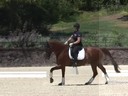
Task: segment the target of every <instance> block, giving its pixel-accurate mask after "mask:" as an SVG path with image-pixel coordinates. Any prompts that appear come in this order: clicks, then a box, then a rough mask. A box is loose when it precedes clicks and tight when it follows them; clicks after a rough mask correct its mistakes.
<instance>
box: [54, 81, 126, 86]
mask: <svg viewBox="0 0 128 96" xmlns="http://www.w3.org/2000/svg"><path fill="white" fill-rule="evenodd" d="M117 84H128V81H126V82H125V81H111V82H109V83H108V84H89V85H86V84H65V85H64V86H102V85H117ZM54 86H59V85H54Z"/></svg>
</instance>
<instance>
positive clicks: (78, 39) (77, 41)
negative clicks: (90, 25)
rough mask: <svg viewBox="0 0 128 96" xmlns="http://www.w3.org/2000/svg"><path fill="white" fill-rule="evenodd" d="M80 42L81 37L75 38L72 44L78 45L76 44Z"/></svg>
mask: <svg viewBox="0 0 128 96" xmlns="http://www.w3.org/2000/svg"><path fill="white" fill-rule="evenodd" d="M80 41H81V37H77V40H76V41H75V42H73V44H78V43H80Z"/></svg>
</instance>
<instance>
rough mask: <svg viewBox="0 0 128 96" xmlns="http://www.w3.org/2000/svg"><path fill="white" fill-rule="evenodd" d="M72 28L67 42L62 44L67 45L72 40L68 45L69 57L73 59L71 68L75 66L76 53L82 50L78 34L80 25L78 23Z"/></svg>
mask: <svg viewBox="0 0 128 96" xmlns="http://www.w3.org/2000/svg"><path fill="white" fill-rule="evenodd" d="M73 27H74V29H75V30H74V32H73V34H72V35H71V36H70V37H69V38H68V40H67V41H66V42H65V43H64V44H68V42H69V41H70V40H73V42H72V43H70V44H69V46H70V47H71V55H72V57H73V64H74V65H73V66H76V65H77V56H78V52H79V51H80V50H81V49H82V47H83V44H82V40H81V39H82V38H81V34H80V31H79V29H80V24H79V23H75V24H74V25H73Z"/></svg>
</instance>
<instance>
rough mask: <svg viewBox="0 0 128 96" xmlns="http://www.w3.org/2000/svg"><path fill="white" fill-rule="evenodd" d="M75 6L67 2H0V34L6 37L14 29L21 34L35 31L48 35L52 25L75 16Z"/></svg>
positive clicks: (17, 0) (32, 0)
mask: <svg viewBox="0 0 128 96" xmlns="http://www.w3.org/2000/svg"><path fill="white" fill-rule="evenodd" d="M77 2H78V1H77ZM76 6H77V5H76V3H73V2H71V1H68V0H3V1H0V20H1V22H0V28H1V30H0V33H1V34H3V35H7V34H8V33H9V31H12V32H14V31H15V30H16V29H20V30H21V31H22V32H26V31H31V30H33V29H35V30H38V31H37V32H39V33H41V34H48V31H49V29H50V27H51V25H52V24H54V23H56V22H58V21H59V20H67V19H68V18H70V16H73V15H74V14H76V13H77V11H78V10H76V8H77V9H78V6H77V7H76Z"/></svg>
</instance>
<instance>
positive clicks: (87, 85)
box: [54, 84, 105, 86]
mask: <svg viewBox="0 0 128 96" xmlns="http://www.w3.org/2000/svg"><path fill="white" fill-rule="evenodd" d="M97 85H105V84H89V85H86V84H65V85H64V86H97ZM54 86H59V85H54Z"/></svg>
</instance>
